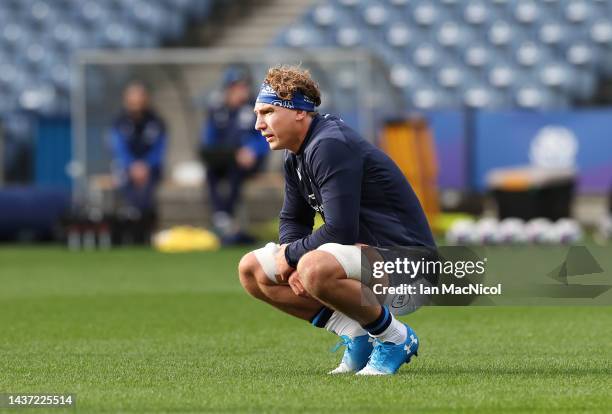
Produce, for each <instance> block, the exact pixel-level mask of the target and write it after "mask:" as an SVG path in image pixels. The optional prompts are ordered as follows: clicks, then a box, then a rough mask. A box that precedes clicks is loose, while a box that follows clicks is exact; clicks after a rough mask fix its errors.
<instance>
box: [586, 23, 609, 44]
mask: <svg viewBox="0 0 612 414" xmlns="http://www.w3.org/2000/svg"><path fill="white" fill-rule="evenodd" d="M589 36H590V38H591V40H592V41H593V42H594V43H595V44H597V45H599V46H603V47H610V46H612V21H610V19H609V18H606V17H601V18H597V19H595V20H594V21H593V22H592V24H591V25H590V28H589Z"/></svg>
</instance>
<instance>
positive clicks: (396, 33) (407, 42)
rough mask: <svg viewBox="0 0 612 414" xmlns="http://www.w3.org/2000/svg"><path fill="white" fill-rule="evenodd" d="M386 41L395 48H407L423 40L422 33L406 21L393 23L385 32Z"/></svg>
mask: <svg viewBox="0 0 612 414" xmlns="http://www.w3.org/2000/svg"><path fill="white" fill-rule="evenodd" d="M385 41H386V43H387V44H388V45H389V46H391V47H395V48H406V47H410V46H413V45H415V44H417V43H418V42H420V41H422V35H421V33H420V32H419V31H418V30H416V29H415V28H413V27H410V26H408V25H407V24H406V22H404V21H396V22H394V23H391V24H390V25H389V27H388V28H387V29H386V33H385Z"/></svg>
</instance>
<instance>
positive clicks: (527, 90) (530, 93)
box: [514, 83, 567, 109]
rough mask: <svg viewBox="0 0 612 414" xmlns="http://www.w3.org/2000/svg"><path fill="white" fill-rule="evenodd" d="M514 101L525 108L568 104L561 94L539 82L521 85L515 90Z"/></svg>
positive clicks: (553, 107) (554, 106)
mask: <svg viewBox="0 0 612 414" xmlns="http://www.w3.org/2000/svg"><path fill="white" fill-rule="evenodd" d="M514 103H515V105H516V106H518V107H520V108H525V109H555V108H564V107H565V106H567V100H566V99H563V95H561V94H553V93H551V92H550V91H548V90H546V89H545V88H543V87H542V86H541V85H539V84H537V83H532V84H523V85H519V86H518V87H517V88H516V89H515V90H514Z"/></svg>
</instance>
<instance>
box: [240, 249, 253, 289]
mask: <svg viewBox="0 0 612 414" xmlns="http://www.w3.org/2000/svg"><path fill="white" fill-rule="evenodd" d="M257 265H258V263H257V258H256V257H255V255H254V254H253V253H252V252H251V253H247V254H245V255H244V256H242V259H240V263H238V278H239V279H240V284H241V285H242V287H244V288H245V290H247V291H248V292H250V291H251V290H253V289H254V288H257V280H256V278H255V273H256V266H257Z"/></svg>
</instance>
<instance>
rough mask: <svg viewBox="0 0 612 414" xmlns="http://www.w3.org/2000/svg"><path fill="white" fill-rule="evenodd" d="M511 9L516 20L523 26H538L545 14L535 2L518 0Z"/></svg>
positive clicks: (533, 0) (532, 0)
mask: <svg viewBox="0 0 612 414" xmlns="http://www.w3.org/2000/svg"><path fill="white" fill-rule="evenodd" d="M511 8H512V14H513V16H514V19H515V20H516V21H517V22H518V23H520V24H522V25H533V24H536V23H537V22H538V20H539V19H540V18H541V17H543V14H544V13H543V11H542V9H541V8H540V6H539V4H538V3H537V2H536V1H535V0H518V1H516V2H514V3H512V5H511Z"/></svg>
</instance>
